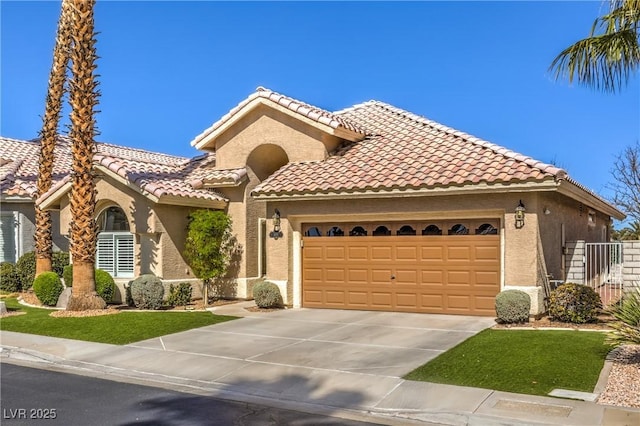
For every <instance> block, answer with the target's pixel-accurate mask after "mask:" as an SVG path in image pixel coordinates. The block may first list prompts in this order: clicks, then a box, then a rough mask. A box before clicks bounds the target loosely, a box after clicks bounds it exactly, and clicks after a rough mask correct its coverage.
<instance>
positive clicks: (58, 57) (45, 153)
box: [35, 2, 71, 275]
mask: <svg viewBox="0 0 640 426" xmlns="http://www.w3.org/2000/svg"><path fill="white" fill-rule="evenodd" d="M70 18H71V16H70V8H69V5H68V3H67V2H63V3H62V11H61V12H60V20H59V21H58V33H57V35H56V45H55V47H54V49H53V64H52V66H51V72H50V74H49V87H48V89H47V100H46V105H45V111H44V118H43V120H42V121H43V122H42V130H41V131H40V160H39V163H38V182H37V186H38V197H40V196H41V195H42V194H44V193H45V192H47V191H48V190H49V189H51V182H52V174H53V162H54V149H55V146H56V136H57V133H58V124H59V123H60V115H61V111H62V97H63V95H64V83H65V81H66V75H67V73H66V70H67V63H68V62H69V48H70V47H71V37H70ZM35 211H36V233H35V248H36V275H39V274H41V273H42V272H49V271H51V251H52V245H53V244H52V239H51V227H52V225H51V213H49V212H48V211H44V210H41V209H40V207H38V206H37V205H36V207H35Z"/></svg>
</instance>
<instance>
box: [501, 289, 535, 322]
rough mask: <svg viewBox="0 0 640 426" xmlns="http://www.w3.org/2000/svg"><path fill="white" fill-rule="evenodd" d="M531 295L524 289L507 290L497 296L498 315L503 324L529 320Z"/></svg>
mask: <svg viewBox="0 0 640 426" xmlns="http://www.w3.org/2000/svg"><path fill="white" fill-rule="evenodd" d="M530 310H531V297H529V295H528V294H527V293H525V292H524V291H520V290H505V291H502V292H500V293H498V295H497V296H496V316H497V319H498V322H499V323H501V324H511V323H523V322H527V321H529V311H530Z"/></svg>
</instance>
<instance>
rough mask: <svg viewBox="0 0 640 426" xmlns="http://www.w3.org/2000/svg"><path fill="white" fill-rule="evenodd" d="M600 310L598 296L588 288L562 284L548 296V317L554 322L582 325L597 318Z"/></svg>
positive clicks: (580, 285)
mask: <svg viewBox="0 0 640 426" xmlns="http://www.w3.org/2000/svg"><path fill="white" fill-rule="evenodd" d="M600 309H602V300H601V299H600V295H598V293H596V291H595V290H594V289H592V288H591V287H589V286H586V285H582V284H575V283H566V284H562V285H561V286H560V287H558V288H556V289H555V290H553V291H552V292H551V295H550V296H549V317H550V318H551V319H553V320H556V321H562V322H570V323H573V324H584V323H587V322H593V321H595V320H596V319H597V318H598V314H599V313H600Z"/></svg>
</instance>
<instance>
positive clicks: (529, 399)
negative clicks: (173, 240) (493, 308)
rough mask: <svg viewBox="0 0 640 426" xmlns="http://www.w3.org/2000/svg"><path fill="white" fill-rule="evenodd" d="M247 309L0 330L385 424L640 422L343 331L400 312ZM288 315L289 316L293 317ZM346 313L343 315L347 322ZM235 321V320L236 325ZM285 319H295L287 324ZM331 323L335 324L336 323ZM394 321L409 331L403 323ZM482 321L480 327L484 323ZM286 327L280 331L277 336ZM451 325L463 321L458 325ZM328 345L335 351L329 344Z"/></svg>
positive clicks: (109, 366)
mask: <svg viewBox="0 0 640 426" xmlns="http://www.w3.org/2000/svg"><path fill="white" fill-rule="evenodd" d="M239 309H242V306H239V305H232V306H229V307H227V308H224V307H221V308H216V313H221V314H222V313H224V314H233V310H238V312H236V314H240V313H243V314H244V315H246V316H249V318H244V319H241V320H237V321H232V322H229V323H224V324H220V325H215V326H210V327H204V328H203V329H198V330H190V331H187V332H183V333H177V334H174V335H170V336H164V337H163V338H158V339H150V340H148V341H144V342H137V343H135V344H132V345H126V346H116V345H107V344H100V343H90V342H81V341H76V340H67V339H59V338H52V337H45V336H36V335H30V334H21V333H13V332H7V331H3V332H1V334H0V337H1V340H0V345H1V346H2V352H1V353H0V355H1V357H2V361H3V362H15V363H22V364H25V363H28V364H31V365H39V366H41V367H44V368H54V369H63V370H65V371H70V372H75V373H79V374H85V375H90V376H94V377H101V378H107V379H113V380H120V381H127V382H134V383H141V384H147V385H152V386H162V387H167V388H170V389H173V390H181V391H186V392H193V393H198V394H202V395H210V396H215V397H219V398H224V399H232V400H239V401H246V402H255V403H259V404H264V405H271V406H277V407H280V408H288V409H294V410H301V411H309V412H313V413H319V414H327V415H332V416H338V417H344V418H349V419H361V420H362V419H366V420H368V421H375V422H379V423H382V424H399V423H405V422H408V423H414V422H426V423H435V424H446V425H467V424H471V425H494V424H504V425H520V424H549V425H638V424H640V410H633V409H620V408H616V407H608V406H602V405H598V404H595V403H591V402H584V401H576V400H568V399H557V398H550V397H538V396H530V395H520V394H510V393H505V392H498V391H492V390H488V389H479V388H467V387H459V386H450V385H441V384H434V383H424V382H412V381H405V380H403V379H402V378H401V375H402V374H404V372H405V370H406V368H407V366H409V365H412V363H413V362H415V360H414V358H416V356H415V355H416V351H423V352H419V353H418V354H419V355H421V356H424V355H425V354H429V353H430V352H431V351H433V349H429V348H427V349H421V348H420V347H418V348H405V347H403V346H402V342H403V340H402V339H400V340H397V347H394V348H391V349H392V350H393V351H392V352H386V350H387V349H385V348H382V347H380V346H378V347H377V351H376V345H371V344H358V343H355V344H352V343H350V344H347V343H344V342H341V341H337V340H339V338H344V335H345V334H354V333H353V332H354V330H358V331H360V330H369V329H371V328H372V327H373V326H374V325H375V323H376V322H378V321H381V320H384V321H385V322H390V321H391V322H392V320H393V316H388V315H383V316H376V315H373V316H367V315H364V314H358V313H357V312H355V313H354V312H345V311H335V312H333V311H332V312H331V315H329V317H330V318H332V322H331V323H329V322H327V321H321V320H316V319H315V318H317V317H316V315H319V314H316V312H321V313H323V315H324V316H325V317H326V316H327V311H308V312H310V313H309V314H304V313H303V314H297V313H295V312H291V313H288V312H282V313H276V315H274V314H251V313H249V314H247V311H244V312H240V311H239ZM280 315H282V316H280ZM361 315H362V316H361ZM284 318H287V322H286V323H285V322H284V321H283V320H284ZM342 318H344V320H343V321H344V323H340V321H341V319H342ZM409 318H411V319H412V320H413V319H415V318H426V317H424V316H423V317H409ZM437 318H438V319H440V320H441V321H444V322H446V321H449V323H448V325H449V326H453V325H454V324H458V327H459V328H463V329H464V328H469V327H470V326H469V323H459V322H454V321H453V320H455V318H452V319H447V318H446V317H437ZM302 319H304V321H303V320H302ZM347 319H348V321H347ZM354 319H357V320H354ZM234 323H235V324H237V325H236V326H232V324H234ZM225 324H227V325H226V326H225ZM283 324H288V325H287V326H286V327H284V326H283ZM331 324H332V325H334V326H336V327H337V328H336V327H333V328H332V327H329V325H331ZM479 324H480V323H479ZM310 325H313V326H315V327H317V330H316V331H317V333H316V334H317V337H313V336H312V334H313V333H311V334H310V337H308V338H307V337H305V338H300V337H295V338H294V337H291V336H292V335H293V336H295V335H296V333H300V334H302V332H301V330H305V331H306V332H307V333H308V332H309V327H310ZM415 325H416V327H411V328H408V327H405V328H406V330H409V337H410V338H411V339H412V340H415V339H418V340H419V339H420V338H421V337H422V338H424V336H426V335H428V334H425V333H424V331H425V330H423V329H420V328H419V327H418V326H419V324H415ZM220 326H225V327H226V328H225V327H220ZM232 327H236V328H235V329H234V328H232ZM243 327H244V328H243ZM358 327H360V328H358ZM376 327H383V328H384V326H376ZM391 327H395V329H397V330H398V331H399V332H406V330H404V329H402V328H400V327H396V326H391ZM223 328H224V329H223ZM477 328H478V330H476V331H479V330H480V329H483V328H486V326H485V325H479V326H478V327H477ZM234 330H236V331H234ZM237 330H245V331H244V333H247V332H246V330H255V334H254V335H249V334H244V335H242V336H240V335H239V334H238V332H237ZM278 330H279V331H278ZM285 331H286V332H285ZM431 332H432V333H435V332H436V331H433V330H431ZM466 332H468V333H473V332H475V331H473V332H472V331H466ZM278 333H280V335H279V336H273V334H278ZM314 333H315V332H314ZM450 333H454V334H455V333H463V331H460V330H452V331H451V332H450ZM355 334H356V336H357V335H358V333H355ZM398 334H400V333H398ZM441 341H442V340H441V339H439V342H441ZM420 342H421V343H420V344H421V345H422V346H424V345H425V344H427V343H429V342H428V341H425V340H421V341H420ZM425 342H426V343H425ZM447 342H448V341H447ZM339 344H342V345H343V346H342V347H343V348H344V352H345V353H347V354H352V355H353V356H360V357H361V358H360V359H361V360H362V359H364V360H366V359H369V358H371V361H370V364H369V365H366V366H364V367H365V368H363V369H362V368H358V369H355V368H353V366H351V365H349V363H348V359H347V358H348V357H346V358H344V359H343V358H341V353H340V351H338V350H331V349H329V348H331V347H332V346H331V345H339ZM323 345H324V346H325V347H326V348H327V350H329V353H326V352H325V350H324V349H323ZM296 348H298V349H297V350H296ZM303 349H304V350H303ZM377 352H379V353H383V354H387V355H389V356H391V357H394V356H398V357H400V358H401V359H403V360H406V361H407V362H408V364H407V365H405V366H402V368H400V366H394V365H388V364H384V365H383V364H381V360H380V359H378V358H376V357H375V355H376V353H377ZM314 354H315V356H314ZM327 361H328V362H329V364H326V362H327ZM359 362H360V363H361V362H362V361H359ZM423 362H424V361H423ZM333 364H336V365H337V368H334V367H333V366H332V365H333Z"/></svg>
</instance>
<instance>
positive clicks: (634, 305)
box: [607, 289, 640, 346]
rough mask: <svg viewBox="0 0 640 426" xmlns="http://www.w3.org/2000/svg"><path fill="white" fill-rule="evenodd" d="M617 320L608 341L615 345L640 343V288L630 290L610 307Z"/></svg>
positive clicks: (613, 323) (612, 325) (610, 311)
mask: <svg viewBox="0 0 640 426" xmlns="http://www.w3.org/2000/svg"><path fill="white" fill-rule="evenodd" d="M609 313H611V315H613V317H614V318H615V319H616V321H614V322H612V323H611V324H610V325H611V328H613V331H612V332H610V333H609V334H608V335H607V342H608V343H610V344H613V345H615V346H619V345H640V289H636V290H633V291H628V292H626V293H625V294H624V295H623V296H622V300H620V301H619V302H618V303H616V304H614V305H613V306H611V307H610V308H609Z"/></svg>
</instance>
